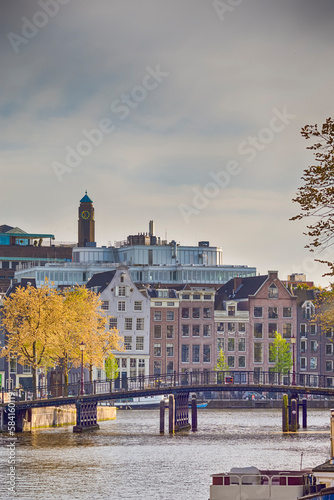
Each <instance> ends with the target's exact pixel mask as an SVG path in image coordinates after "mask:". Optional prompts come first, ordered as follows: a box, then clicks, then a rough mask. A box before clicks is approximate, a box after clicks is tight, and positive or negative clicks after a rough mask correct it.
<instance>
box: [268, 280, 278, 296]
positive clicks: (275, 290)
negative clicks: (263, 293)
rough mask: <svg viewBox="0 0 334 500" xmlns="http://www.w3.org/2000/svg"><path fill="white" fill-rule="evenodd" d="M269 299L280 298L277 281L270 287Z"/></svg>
mask: <svg viewBox="0 0 334 500" xmlns="http://www.w3.org/2000/svg"><path fill="white" fill-rule="evenodd" d="M268 299H278V288H277V286H276V285H275V283H272V284H271V285H270V287H269V288H268Z"/></svg>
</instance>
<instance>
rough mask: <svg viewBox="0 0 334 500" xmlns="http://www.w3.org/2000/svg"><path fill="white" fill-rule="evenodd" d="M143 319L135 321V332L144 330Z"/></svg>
mask: <svg viewBox="0 0 334 500" xmlns="http://www.w3.org/2000/svg"><path fill="white" fill-rule="evenodd" d="M144 325H145V318H137V319H136V330H144Z"/></svg>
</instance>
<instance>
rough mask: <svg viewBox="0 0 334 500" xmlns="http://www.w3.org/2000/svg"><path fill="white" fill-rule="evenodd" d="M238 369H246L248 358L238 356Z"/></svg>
mask: <svg viewBox="0 0 334 500" xmlns="http://www.w3.org/2000/svg"><path fill="white" fill-rule="evenodd" d="M238 368H246V356H238Z"/></svg>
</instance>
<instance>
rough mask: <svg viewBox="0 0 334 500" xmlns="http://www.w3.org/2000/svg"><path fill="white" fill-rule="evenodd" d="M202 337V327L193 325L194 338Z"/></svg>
mask: <svg viewBox="0 0 334 500" xmlns="http://www.w3.org/2000/svg"><path fill="white" fill-rule="evenodd" d="M199 336H200V325H193V337H199Z"/></svg>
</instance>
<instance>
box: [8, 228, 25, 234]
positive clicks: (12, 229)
mask: <svg viewBox="0 0 334 500" xmlns="http://www.w3.org/2000/svg"><path fill="white" fill-rule="evenodd" d="M11 233H13V234H27V233H26V232H25V231H23V229H21V228H19V227H12V228H11V229H10V230H9V231H7V233H6V234H11Z"/></svg>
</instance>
